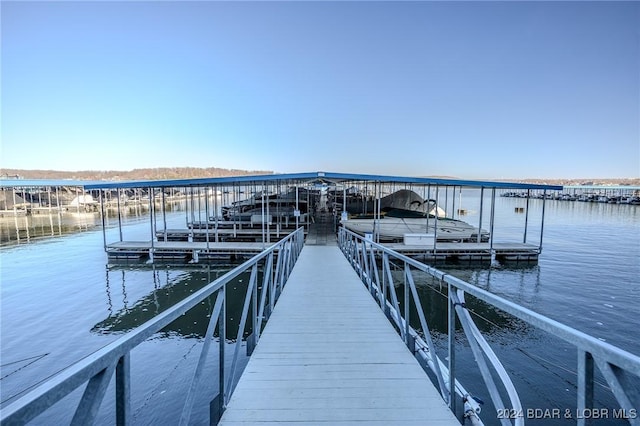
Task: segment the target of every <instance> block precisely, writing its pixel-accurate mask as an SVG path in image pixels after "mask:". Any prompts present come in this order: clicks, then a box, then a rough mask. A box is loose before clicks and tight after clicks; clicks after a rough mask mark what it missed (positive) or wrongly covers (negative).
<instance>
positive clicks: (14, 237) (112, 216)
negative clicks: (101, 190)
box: [0, 202, 185, 245]
mask: <svg viewBox="0 0 640 426" xmlns="http://www.w3.org/2000/svg"><path fill="white" fill-rule="evenodd" d="M184 210H185V204H184V202H174V203H167V204H166V205H165V211H166V212H179V211H184ZM148 218H149V207H148V206H146V205H144V204H140V203H138V204H135V205H131V206H123V207H121V208H120V220H123V221H125V222H133V221H137V220H140V219H147V220H148ZM105 225H106V226H107V227H112V226H118V210H117V209H113V208H106V209H105ZM100 226H102V213H101V212H100V211H84V210H79V209H78V210H74V209H69V210H63V209H55V208H53V209H49V210H48V211H40V212H38V213H33V214H27V213H26V212H24V211H18V212H15V213H14V212H9V213H6V214H3V215H0V245H8V244H13V243H18V244H22V243H29V242H31V241H32V240H36V239H41V238H44V237H56V236H62V235H65V234H70V233H74V232H82V231H88V230H91V229H95V228H97V227H100Z"/></svg>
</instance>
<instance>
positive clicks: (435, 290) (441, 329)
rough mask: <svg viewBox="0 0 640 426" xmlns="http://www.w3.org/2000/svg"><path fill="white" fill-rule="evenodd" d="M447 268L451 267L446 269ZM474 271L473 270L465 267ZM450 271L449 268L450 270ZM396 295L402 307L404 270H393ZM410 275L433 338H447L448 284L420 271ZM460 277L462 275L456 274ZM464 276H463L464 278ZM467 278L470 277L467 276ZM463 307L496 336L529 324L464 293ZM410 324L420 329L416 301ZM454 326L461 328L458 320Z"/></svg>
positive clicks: (506, 335) (522, 332)
mask: <svg viewBox="0 0 640 426" xmlns="http://www.w3.org/2000/svg"><path fill="white" fill-rule="evenodd" d="M447 272H450V271H447ZM460 272H467V274H461V275H468V274H469V273H470V274H471V275H473V272H474V271H464V270H460ZM450 273H451V272H450ZM452 275H455V274H452ZM392 276H393V280H394V284H395V289H396V295H397V297H398V303H399V306H400V309H401V310H403V309H404V307H403V306H404V305H403V301H404V281H403V280H404V278H403V271H393V272H392ZM413 277H414V280H415V283H416V290H417V293H418V298H419V300H420V304H421V305H422V309H423V312H424V315H425V318H426V321H427V325H428V327H429V329H430V331H431V332H432V333H433V336H432V337H434V338H446V334H447V332H448V326H447V324H448V302H447V301H448V288H447V284H446V283H444V282H442V281H440V280H439V279H436V278H434V277H432V276H430V275H428V274H426V273H423V272H421V271H413ZM459 278H461V277H459ZM463 279H464V278H463ZM466 281H469V280H466ZM465 297H466V307H467V309H468V310H469V312H470V313H471V316H472V317H473V319H474V322H475V323H476V325H477V326H478V329H479V330H480V331H481V332H482V333H483V334H484V335H489V336H492V337H493V338H495V339H500V338H502V337H504V338H512V337H513V336H517V335H525V334H527V333H528V332H529V330H530V326H528V325H527V324H526V323H524V322H523V321H520V320H518V319H517V318H514V317H513V316H511V315H509V314H507V313H505V312H502V311H500V310H498V309H496V308H494V307H493V306H491V305H489V304H487V303H485V302H483V301H482V300H479V299H476V298H474V297H472V296H469V295H466V296H465ZM409 308H410V316H411V318H410V321H409V322H410V324H411V326H412V327H413V328H414V329H416V330H417V331H419V332H420V333H422V326H421V324H420V319H419V316H418V312H417V309H416V305H415V303H414V302H413V301H412V302H411V305H410V307H409ZM456 330H458V331H459V330H462V327H461V325H460V324H459V323H456Z"/></svg>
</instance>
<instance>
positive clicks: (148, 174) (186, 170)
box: [0, 167, 273, 181]
mask: <svg viewBox="0 0 640 426" xmlns="http://www.w3.org/2000/svg"><path fill="white" fill-rule="evenodd" d="M266 174H273V172H272V171H267V170H237V169H223V168H219V167H206V168H199V167H158V168H153V169H133V170H129V171H122V170H82V171H73V172H70V171H61V170H21V169H4V168H3V169H0V177H3V178H13V179H15V178H16V177H20V178H23V179H76V180H107V181H117V180H162V179H192V178H210V177H222V176H246V175H266Z"/></svg>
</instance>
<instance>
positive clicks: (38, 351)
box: [0, 192, 640, 424]
mask: <svg viewBox="0 0 640 426" xmlns="http://www.w3.org/2000/svg"><path fill="white" fill-rule="evenodd" d="M485 197H488V194H485ZM477 200H478V194H477V192H468V193H467V192H465V193H463V198H462V205H461V207H463V208H465V209H468V212H467V214H466V215H465V216H461V217H460V218H461V219H463V220H465V221H468V222H469V223H471V224H474V225H477V221H478V211H477V210H478V209H477V207H475V206H476V204H478V203H477ZM456 203H458V204H457V205H456V208H458V207H460V204H459V202H458V201H456ZM541 203H542V201H541V200H530V208H529V211H530V212H531V213H530V215H529V219H528V231H527V234H528V238H527V241H528V242H532V243H537V242H538V238H539V233H540V232H539V229H540V211H541ZM488 205H489V204H488V202H487V204H485V213H484V215H485V218H484V220H483V227H485V228H487V227H488V208H487V206H488ZM524 205H525V200H523V199H514V198H502V197H497V198H496V210H495V211H496V213H495V223H496V225H495V228H494V236H495V239H496V241H503V240H504V241H521V240H522V231H523V229H524V220H525V219H524V217H525V216H524V214H522V213H516V212H515V207H524ZM176 210H179V208H177V209H176ZM63 216H64V217H60V218H58V217H57V214H56V215H53V216H52V217H49V216H45V217H44V218H36V219H35V222H37V223H36V224H35V226H34V227H28V226H22V225H21V223H20V222H17V221H24V223H25V225H26V224H27V222H28V221H29V220H34V218H25V217H22V218H17V220H14V218H3V219H2V220H3V222H2V226H1V227H0V229H2V230H3V232H4V233H5V234H7V235H8V233H10V232H12V230H13V229H18V230H19V231H18V232H19V235H21V241H20V244H14V245H6V246H4V247H3V248H2V249H1V250H2V252H1V258H0V260H1V262H2V265H1V284H2V286H1V313H0V317H1V320H2V324H1V326H0V332H1V345H0V356H1V365H2V368H1V381H0V398H1V401H2V404H6V403H7V402H10V401H12V400H13V399H14V398H15V397H16V396H19V395H21V394H23V393H24V392H26V391H28V390H29V389H31V388H33V387H34V386H36V385H37V384H38V383H40V382H42V381H44V380H46V379H47V378H48V377H51V376H52V375H54V374H55V373H57V372H59V371H61V370H62V369H64V368H65V367H67V366H69V365H71V364H72V363H74V362H77V361H78V360H80V359H82V358H84V357H86V356H87V355H89V354H91V353H93V352H95V351H96V350H98V349H99V348H101V347H103V346H105V345H106V344H108V343H109V342H111V341H113V340H115V339H117V338H118V337H119V336H121V335H122V333H124V332H125V331H127V330H128V329H131V328H132V327H135V326H136V325H138V324H140V323H142V322H144V321H145V320H146V319H148V318H149V317H151V316H153V315H154V314H155V313H157V312H159V311H161V310H162V309H165V308H166V306H168V305H170V304H172V303H175V302H176V301H177V300H179V299H180V298H182V297H184V296H185V295H186V294H189V293H191V292H192V291H195V290H196V289H198V288H200V287H202V286H203V285H205V284H206V283H208V282H210V281H212V280H214V279H215V278H216V277H218V276H220V275H221V274H223V273H224V272H226V271H227V270H229V268H230V267H231V266H232V265H219V264H216V265H191V266H175V265H174V266H160V265H157V266H155V267H149V266H146V267H140V266H137V265H121V266H113V265H107V259H106V255H105V253H104V251H103V235H102V230H101V227H100V226H95V224H96V223H97V224H98V225H99V218H97V217H96V216H95V214H88V215H84V214H82V213H81V214H80V215H79V216H78V217H73V216H69V215H66V214H65V215H63ZM59 219H61V221H59ZM124 221H125V224H126V225H125V226H124V230H123V233H124V239H125V240H135V239H148V236H149V223H148V219H147V218H146V216H145V215H144V212H134V213H131V214H129V215H127V216H126V217H125V219H124ZM167 222H168V227H174V228H175V227H184V223H185V214H184V212H182V211H173V212H170V213H169V214H168V215H167ZM114 225H117V219H115V218H113V217H112V218H109V219H108V228H107V241H108V242H111V241H117V240H118V238H119V236H118V228H117V226H114ZM22 228H29V229H30V231H29V235H28V236H27V235H26V231H25V230H24V229H23V230H22V231H20V229H22ZM38 229H39V231H37V230H38ZM37 235H44V236H45V237H39V238H35V237H36V236H37ZM542 245H543V251H542V254H541V256H540V259H539V263H538V264H537V265H522V264H520V265H500V264H494V265H493V266H492V267H490V268H489V267H487V265H476V266H471V267H467V266H465V267H455V266H448V267H447V272H449V273H452V274H454V275H456V276H458V277H460V278H462V279H465V280H467V281H469V282H471V283H473V284H475V285H477V286H478V287H481V288H484V289H487V290H489V291H491V292H492V293H494V294H497V295H500V296H503V297H505V298H507V299H510V300H513V301H515V302H517V303H519V304H521V305H523V306H525V307H527V308H530V309H532V310H534V311H536V312H539V313H541V314H543V315H546V316H549V317H550V318H553V319H555V320H558V321H560V322H562V323H564V324H567V325H569V326H571V327H574V328H576V329H578V330H581V331H584V332H586V333H588V334H591V335H593V336H595V337H597V338H599V339H602V340H604V341H607V342H609V343H611V344H614V345H616V346H619V347H621V348H623V349H625V350H627V351H630V352H632V353H634V354H640V341H639V340H638V328H639V326H640V320H638V306H639V304H640V283H639V282H638V277H639V276H640V206H631V205H611V204H596V203H581V202H565V201H549V200H548V201H546V217H545V222H544V238H543V241H542ZM241 280H242V278H241ZM241 280H239V281H238V282H237V283H236V284H237V285H236V286H235V287H236V288H235V289H234V290H235V291H236V292H237V295H236V296H233V295H232V296H231V297H232V298H235V297H237V298H241V297H242V290H243V287H242V286H243V284H242V283H243V281H241ZM244 282H246V279H245V280H244ZM419 285H420V286H421V294H422V297H423V302H424V303H425V305H427V306H429V308H428V309H429V310H430V311H431V313H430V320H431V321H432V322H433V323H434V334H435V337H436V342H438V344H439V345H440V346H441V347H442V345H443V342H444V340H443V338H441V337H440V338H439V337H438V326H437V324H438V323H439V322H440V321H441V320H442V316H443V315H446V310H445V309H446V308H445V306H446V305H445V298H444V297H443V296H442V295H441V292H440V289H439V288H438V285H437V283H433V282H431V280H428V279H426V278H425V279H424V280H423V282H421V283H420V284H419ZM210 309H211V308H210V305H209V304H205V305H204V306H203V307H202V308H201V310H200V313H199V314H198V315H193V316H191V317H188V318H185V320H184V321H181V322H179V323H176V324H173V325H172V326H170V327H168V328H167V329H166V330H164V331H163V332H162V333H158V334H157V335H156V336H154V337H153V338H152V339H149V340H148V341H147V342H145V343H144V344H142V345H141V346H139V347H138V348H137V349H135V350H134V351H133V352H132V378H133V384H132V404H133V405H132V406H133V415H134V420H135V422H136V424H175V423H176V422H177V419H178V418H179V415H180V409H181V404H182V402H183V400H182V399H181V397H180V396H181V395H184V392H185V387H186V386H187V385H188V383H189V380H190V379H189V376H190V374H192V371H193V368H194V367H195V362H194V360H196V359H197V357H198V356H199V353H200V352H199V349H200V348H201V347H202V339H201V335H202V333H203V332H204V329H206V322H205V321H204V318H202V316H203V313H204V314H205V315H206V312H208V311H210ZM228 319H229V321H230V322H231V324H233V321H237V315H236V316H235V318H234V317H233V313H230V314H229V318H228ZM476 321H477V322H478V325H479V327H480V328H481V329H482V330H483V332H484V333H485V336H486V337H487V339H488V340H489V342H490V343H491V344H492V346H493V348H494V350H495V351H496V353H497V354H498V356H499V357H500V358H501V360H502V361H503V363H504V364H505V367H506V369H507V371H508V372H509V374H510V375H511V377H512V378H513V380H514V382H515V384H516V387H517V388H518V389H519V391H520V392H521V398H522V401H523V405H524V406H525V408H530V409H552V408H559V409H562V410H564V409H571V408H573V407H575V381H576V379H575V377H576V376H575V370H576V353H575V349H574V348H572V347H571V346H570V345H568V344H564V343H563V342H560V341H558V340H557V339H554V338H553V337H550V336H548V335H546V334H545V333H542V332H539V331H537V330H535V329H533V328H531V327H529V326H526V325H524V324H522V323H521V322H519V321H516V320H514V319H513V318H509V317H508V316H506V315H504V314H502V313H499V312H495V310H493V309H491V308H488V307H485V306H479V307H478V309H476ZM228 344H229V345H233V344H234V343H233V342H231V341H229V342H228ZM464 348H465V344H464V342H461V344H460V349H459V351H458V352H459V355H458V357H459V360H460V363H461V365H462V367H461V368H462V370H463V374H464V375H465V377H463V378H462V382H463V384H464V385H465V386H467V388H468V389H469V390H472V391H473V392H474V393H475V394H477V395H478V396H480V397H481V398H483V399H485V400H488V399H489V397H488V394H487V392H486V390H485V389H484V387H483V386H482V385H481V379H480V378H479V375H478V374H477V373H476V372H475V369H474V368H473V360H472V357H471V356H470V355H468V351H466V352H465V350H464ZM215 352H216V351H212V353H214V354H213V356H212V360H211V361H210V363H209V364H208V366H207V371H208V374H209V375H210V376H209V377H212V379H210V380H207V381H206V383H205V384H204V385H203V386H204V390H203V392H202V393H201V397H200V400H199V401H196V403H197V404H199V405H200V406H201V407H204V408H201V409H199V410H197V411H196V412H195V413H194V417H193V421H194V423H195V424H205V423H206V422H207V420H206V419H207V415H208V399H207V397H209V398H210V397H211V395H213V388H214V386H217V379H215V371H216V366H215V363H216V359H215V358H216V356H217V355H215ZM227 353H231V351H228V352H227ZM76 396H77V392H76V394H74V396H71V398H73V397H76ZM596 404H597V405H598V406H602V407H611V408H614V407H617V405H616V404H615V403H614V402H613V399H612V397H611V396H610V395H609V393H608V391H607V390H606V389H605V387H604V382H603V381H602V380H599V382H598V384H597V385H596ZM59 405H60V406H59V407H56V409H54V410H52V411H51V412H50V413H47V414H45V415H44V416H42V418H41V419H38V421H37V422H36V424H53V423H56V424H57V423H60V422H64V421H65V419H68V418H70V415H69V414H67V413H66V410H65V408H66V407H65V401H63V402H61V403H60V404H59ZM486 409H487V410H488V409H489V408H486ZM112 410H113V402H112V398H110V397H109V396H108V397H107V398H105V401H104V403H103V406H102V407H101V414H100V417H99V422H100V423H103V424H110V423H112V420H111V417H110V416H112ZM487 412H489V411H487ZM483 420H484V421H485V422H486V423H487V424H495V423H496V421H495V419H492V418H491V416H483ZM537 422H539V423H544V424H554V423H555V424H567V422H566V421H565V420H562V419H560V420H553V419H551V420H544V421H542V420H541V421H537V420H535V419H532V421H528V423H533V424H536V423H537ZM610 422H613V423H615V422H614V421H613V420H612V419H608V421H607V424H609V423H610Z"/></svg>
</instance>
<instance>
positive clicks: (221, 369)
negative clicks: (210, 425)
mask: <svg viewBox="0 0 640 426" xmlns="http://www.w3.org/2000/svg"><path fill="white" fill-rule="evenodd" d="M219 297H222V310H221V311H220V318H219V319H218V335H219V337H220V344H219V345H218V354H219V355H218V376H219V377H218V401H217V402H218V407H217V409H218V415H219V417H218V418H220V417H222V413H224V409H225V405H226V401H227V391H226V387H225V377H224V376H225V366H224V362H225V359H224V358H225V357H224V349H225V345H226V342H225V341H226V336H227V331H226V321H227V285H226V284H225V285H223V286H222V287H221V288H220V296H219Z"/></svg>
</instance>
